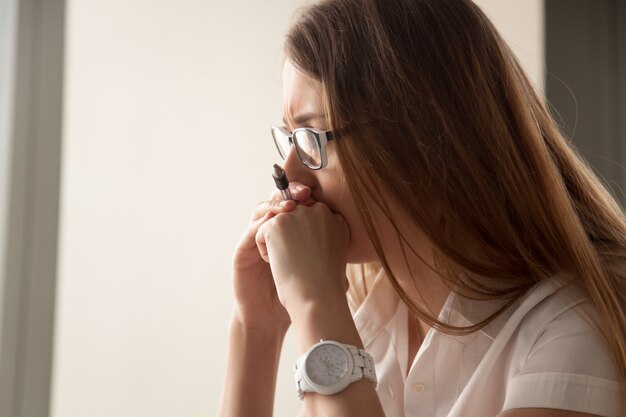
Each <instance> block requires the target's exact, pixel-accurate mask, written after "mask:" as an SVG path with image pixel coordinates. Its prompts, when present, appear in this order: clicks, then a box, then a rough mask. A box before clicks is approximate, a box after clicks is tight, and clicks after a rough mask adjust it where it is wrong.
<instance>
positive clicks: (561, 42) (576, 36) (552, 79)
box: [546, 0, 626, 204]
mask: <svg viewBox="0 0 626 417" xmlns="http://www.w3.org/2000/svg"><path fill="white" fill-rule="evenodd" d="M623 9H624V1H622V0H547V1H546V65H547V69H548V78H547V83H546V95H547V98H548V101H549V102H550V104H551V106H552V107H553V109H554V110H555V113H557V114H558V115H559V116H560V117H561V118H562V121H563V124H564V131H565V132H566V133H567V134H568V136H570V137H571V138H572V140H573V144H574V145H575V146H576V147H577V148H578V150H579V151H580V152H581V153H582V155H583V156H585V158H586V159H587V160H588V161H589V162H590V164H591V165H592V166H593V168H594V170H595V171H596V172H597V173H598V174H599V175H600V176H601V177H602V178H603V180H604V182H605V184H607V185H608V186H609V188H611V189H612V191H613V193H614V194H615V195H616V196H617V197H618V198H619V199H620V200H621V202H622V204H624V203H625V202H626V195H625V194H624V193H625V192H626V170H625V168H624V167H625V166H626V158H625V156H626V155H623V154H624V153H625V152H626V150H625V149H624V145H623V144H622V141H624V140H626V137H624V129H623V128H622V127H620V126H622V125H623V121H622V120H621V119H622V117H623V114H624V113H623V112H622V111H621V109H623V106H624V98H623V94H621V96H620V94H619V86H620V85H621V84H623V82H624V77H626V74H625V73H624V70H623V67H622V65H623V64H621V63H620V62H621V61H623V53H624V51H623V49H624V47H623V45H620V43H619V42H620V37H623V27H621V28H620V21H619V19H623V17H620V16H619V15H618V12H620V10H621V13H623ZM620 34H621V35H620ZM620 55H621V56H622V57H621V58H620ZM559 116H557V118H558V117H559Z"/></svg>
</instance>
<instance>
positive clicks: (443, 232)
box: [285, 0, 626, 382]
mask: <svg viewBox="0 0 626 417" xmlns="http://www.w3.org/2000/svg"><path fill="white" fill-rule="evenodd" d="M285 51H286V54H287V56H288V57H289V58H290V59H291V60H292V61H293V62H294V63H295V65H296V66H297V67H298V68H300V69H301V70H302V71H303V72H305V73H307V74H308V75H310V76H312V77H313V78H315V79H317V80H319V81H320V82H321V84H322V87H323V94H324V103H325V107H326V111H327V115H328V122H329V125H330V126H329V127H330V128H331V129H337V128H342V129H348V131H349V132H350V134H349V135H344V136H343V137H340V138H339V140H337V141H336V149H337V155H338V160H339V161H340V164H341V167H342V171H343V175H344V178H345V182H346V184H347V186H348V188H349V190H350V192H351V194H352V198H353V199H354V201H355V204H356V207H357V208H358V210H359V215H360V217H361V220H362V221H363V224H364V225H365V226H366V229H367V231H368V235H369V237H370V239H371V240H372V242H373V245H374V247H375V249H376V252H377V254H378V256H379V259H380V263H381V265H382V267H383V268H384V270H385V272H386V274H387V276H388V277H389V279H390V281H391V283H392V284H393V286H394V287H395V289H396V291H397V292H398V294H399V295H400V297H401V298H402V299H403V300H404V301H405V302H406V304H407V305H408V306H409V307H410V308H411V309H412V310H413V311H414V313H415V314H416V315H417V316H418V317H419V318H420V319H421V320H423V321H424V322H426V323H428V324H429V325H431V326H433V327H435V328H437V329H440V330H441V331H445V332H450V333H468V332H471V331H475V330H477V329H478V328H481V327H482V326H484V325H486V324H487V323H488V322H489V321H490V320H492V319H493V318H494V317H495V316H496V315H497V314H498V313H499V312H501V311H502V310H503V309H504V308H506V307H507V306H509V305H510V304H512V303H513V302H514V301H515V300H516V299H517V298H518V297H519V296H521V295H522V294H524V293H525V292H526V291H527V290H528V289H529V288H530V287H531V286H533V285H534V284H535V283H537V282H538V281H540V280H543V279H546V278H548V277H552V276H554V275H556V274H559V273H561V272H567V273H571V274H573V275H574V276H576V277H577V279H578V280H580V282H581V283H582V284H583V286H584V288H585V290H586V292H587V293H588V295H589V297H590V299H591V301H592V302H593V304H594V305H595V307H596V308H597V310H598V312H599V314H600V317H601V319H602V326H601V327H603V329H602V330H603V331H604V334H605V335H606V338H607V340H608V344H609V346H610V347H611V349H612V352H613V354H614V359H615V362H616V366H617V367H618V370H619V375H620V378H621V381H622V382H623V381H626V311H625V308H626V307H625V306H626V262H625V261H626V217H625V216H624V213H623V211H622V209H621V207H620V206H619V205H618V203H617V202H616V200H615V198H614V197H613V196H612V195H611V194H610V193H609V192H608V191H607V188H606V187H605V186H604V185H603V184H602V182H601V181H600V180H599V179H598V177H597V176H596V175H595V174H594V173H593V171H592V169H591V168H590V167H589V165H588V164H587V163H586V162H585V160H584V159H583V158H582V157H581V155H580V154H579V153H578V152H577V151H576V150H575V148H574V147H573V145H572V144H571V143H570V141H569V140H568V139H567V138H566V137H564V135H563V133H562V132H561V131H560V130H559V128H558V126H557V125H556V123H555V122H554V120H553V119H552V117H551V115H550V114H549V112H548V110H547V108H546V105H545V103H544V100H543V99H542V98H541V96H540V95H539V94H538V93H537V92H536V91H535V89H534V87H533V85H532V83H531V82H530V81H529V80H528V78H527V76H526V75H525V74H524V71H523V70H522V69H521V67H520V65H519V63H518V62H517V60H516V59H515V57H514V55H513V53H512V52H511V50H510V49H509V48H508V46H507V45H506V43H505V42H504V41H503V40H502V38H501V37H500V35H499V34H498V32H497V30H496V29H495V28H494V26H493V25H492V23H491V22H490V21H489V20H488V19H487V17H486V16H485V15H484V14H483V13H482V11H481V10H480V9H479V8H478V7H477V6H476V5H475V4H474V3H472V2H471V1H470V0H328V1H322V2H320V3H317V4H314V5H312V6H309V7H307V8H305V9H302V10H301V12H300V14H299V16H298V18H297V19H296V21H295V23H294V24H293V25H292V27H291V29H290V31H289V32H288V35H287V40H286V43H285ZM380 184H385V190H382V187H381V186H380ZM386 201H389V202H391V204H395V205H396V206H398V207H401V208H402V209H403V211H404V212H405V213H406V214H407V215H408V216H410V218H411V220H412V221H414V223H415V224H416V225H417V226H418V227H419V228H420V229H421V230H423V231H424V233H425V235H426V236H427V238H428V239H429V240H430V242H431V243H432V244H433V246H434V248H435V251H436V260H437V262H436V264H437V268H436V270H437V271H438V273H440V275H441V277H442V279H444V280H445V282H446V283H447V284H449V286H450V287H451V288H454V289H455V290H456V291H459V292H462V293H464V294H466V295H467V296H468V297H469V296H471V297H474V298H479V299H502V300H506V301H507V302H506V303H505V304H504V306H503V308H502V309H500V310H498V311H497V312H495V313H494V314H493V315H492V316H491V317H488V318H487V319H485V320H484V321H482V322H480V323H477V324H475V325H474V326H471V327H468V328H458V327H453V326H450V325H448V324H446V323H443V322H440V321H438V320H437V317H433V316H432V314H430V313H429V312H427V311H424V310H423V309H422V308H420V306H418V305H417V304H416V303H415V302H413V301H412V300H411V299H410V297H409V296H408V295H407V294H406V293H405V292H404V291H403V289H402V287H401V286H400V284H399V283H398V281H397V279H396V278H395V276H394V275H393V271H391V269H390V267H389V264H388V262H387V259H386V257H385V255H384V252H383V248H382V246H381V242H380V238H379V237H378V234H377V232H376V229H375V227H374V223H373V221H372V218H371V216H370V209H369V207H370V205H371V204H377V205H378V206H379V208H380V209H381V210H382V211H383V212H384V213H385V214H386V215H387V217H388V218H389V220H390V222H391V223H392V224H393V225H394V227H396V230H397V232H398V234H399V236H400V237H401V238H402V239H403V241H404V242H406V239H404V237H403V236H402V234H401V232H400V230H399V228H398V227H397V226H395V225H396V223H395V222H394V220H393V218H392V217H391V214H390V210H389V205H388V204H386V203H385V202H386ZM468 248H472V250H471V251H469V250H468ZM411 250H412V249H411ZM413 252H414V253H415V251H413ZM416 255H417V256H419V254H417V253H416ZM405 259H406V255H405Z"/></svg>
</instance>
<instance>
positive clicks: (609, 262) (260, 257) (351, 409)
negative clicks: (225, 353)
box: [220, 0, 626, 417]
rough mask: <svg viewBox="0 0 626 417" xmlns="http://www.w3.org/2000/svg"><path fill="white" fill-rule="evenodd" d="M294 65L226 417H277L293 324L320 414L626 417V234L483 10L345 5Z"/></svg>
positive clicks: (237, 316) (243, 269)
mask: <svg viewBox="0 0 626 417" xmlns="http://www.w3.org/2000/svg"><path fill="white" fill-rule="evenodd" d="M285 51H286V55H287V58H286V60H285V63H284V67H283V89H284V96H283V98H284V100H283V104H284V106H283V107H284V108H283V110H284V115H285V126H284V127H281V128H273V133H274V137H275V141H276V143H277V146H278V147H279V150H280V151H281V153H282V154H283V155H284V156H285V157H286V159H285V163H284V169H285V171H286V173H287V176H288V178H289V179H290V180H291V181H292V183H291V185H290V189H291V192H292V195H293V199H294V200H293V201H286V202H282V201H280V195H279V194H278V193H274V194H273V195H272V196H271V197H270V200H269V201H266V202H262V203H261V204H259V205H258V206H257V208H256V209H255V210H254V213H253V216H252V219H251V223H250V226H249V227H248V229H247V230H246V232H245V234H244V236H243V237H242V239H241V241H240V242H239V245H238V247H237V250H236V252H235V255H234V259H233V263H234V287H235V297H236V306H235V312H234V315H233V319H232V322H231V327H230V348H229V349H230V351H229V360H228V365H227V377H226V383H225V387H224V393H223V396H222V404H221V406H220V415H221V416H224V417H225V416H229V417H232V416H270V415H271V414H272V407H273V398H274V389H275V380H276V369H277V362H278V358H279V354H280V350H281V346H282V341H283V337H284V335H285V332H286V331H287V328H288V327H289V325H290V324H293V326H294V328H295V332H296V335H297V340H298V349H299V353H300V355H302V356H301V357H300V358H299V359H298V361H296V364H295V374H296V386H297V389H298V392H299V394H300V395H301V397H302V399H303V408H302V415H306V416H309V417H312V416H359V417H366V416H387V417H390V416H403V415H404V416H407V417H408V416H429V417H432V416H464V417H466V416H481V417H495V416H500V417H502V416H506V417H538V416H571V417H574V416H594V415H597V416H618V415H620V416H624V415H626V414H624V408H623V404H621V400H622V399H623V398H625V397H626V395H625V394H624V393H625V391H624V380H625V375H626V311H625V300H626V269H625V262H624V260H625V259H626V219H625V217H624V215H623V213H622V211H621V209H620V207H619V206H618V204H617V203H616V201H615V200H614V198H613V197H612V196H611V195H610V194H609V193H608V192H607V190H606V189H605V188H604V186H603V185H602V184H601V182H600V181H599V180H598V179H597V177H596V176H595V175H594V174H593V172H592V170H591V169H590V168H589V167H588V166H587V165H586V163H585V162H584V160H583V159H582V158H581V157H580V156H579V155H578V154H577V153H576V151H575V150H574V149H573V148H572V145H571V144H570V143H569V142H568V141H567V140H566V138H564V137H563V135H562V134H561V133H560V132H559V130H558V128H557V126H556V125H555V123H554V121H553V120H552V119H551V117H550V115H549V113H548V111H547V110H546V106H545V104H544V102H543V100H542V99H541V98H540V97H539V96H538V95H537V93H536V92H535V90H534V89H533V87H532V85H531V83H530V82H529V80H528V78H527V77H526V75H525V74H524V72H523V71H522V69H521V68H520V66H519V64H518V63H517V61H516V60H515V58H514V57H513V54H512V53H511V51H510V50H509V48H508V47H507V46H506V45H505V43H504V42H503V40H502V39H501V37H500V36H499V35H498V33H497V32H496V30H495V29H494V27H493V26H492V24H491V23H490V22H489V21H488V19H487V18H486V17H485V16H484V14H483V13H482V12H481V11H480V9H479V8H478V7H477V6H475V5H474V4H473V3H471V2H470V1H469V0H328V1H323V2H321V3H318V4H315V5H312V6H310V7H308V8H306V9H304V10H303V11H302V13H301V14H300V16H299V18H298V19H297V21H296V22H295V24H293V26H292V27H291V29H290V31H289V33H288V36H287V41H286V45H285ZM296 129H298V130H296ZM294 142H295V143H296V145H297V146H292V144H293V143H294ZM346 264H362V265H368V267H370V268H374V269H375V268H376V266H378V270H377V271H376V273H375V274H374V275H373V277H372V276H367V275H364V276H361V277H359V278H358V279H357V278H355V277H353V276H350V280H349V281H350V284H351V285H350V286H349V289H348V285H347V284H348V280H347V279H346V276H345V273H346ZM346 290H348V292H347V294H348V296H346ZM364 290H365V291H364ZM365 293H367V294H366V296H365ZM320 339H326V340H325V341H322V342H320ZM318 342H320V343H319V344H318ZM342 355H343V356H342ZM346 373H347V375H345V374H346Z"/></svg>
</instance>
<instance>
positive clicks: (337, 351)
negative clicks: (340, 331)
mask: <svg viewBox="0 0 626 417" xmlns="http://www.w3.org/2000/svg"><path fill="white" fill-rule="evenodd" d="M305 368H306V374H307V375H308V377H309V379H310V380H311V381H312V382H314V383H316V384H318V385H323V386H330V385H334V384H336V383H337V382H339V381H341V379H342V378H343V377H344V376H345V375H346V373H347V372H348V356H347V355H346V353H345V352H344V351H343V350H342V349H341V348H340V347H338V346H335V345H331V344H323V345H320V346H318V347H316V348H315V349H314V350H313V351H312V352H311V353H310V354H309V356H308V358H307V361H306V364H305Z"/></svg>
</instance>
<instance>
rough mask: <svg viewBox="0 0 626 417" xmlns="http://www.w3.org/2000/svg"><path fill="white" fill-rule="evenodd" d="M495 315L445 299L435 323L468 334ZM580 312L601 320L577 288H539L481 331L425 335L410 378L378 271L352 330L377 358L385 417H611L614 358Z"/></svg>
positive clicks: (399, 321) (399, 310) (397, 311)
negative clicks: (564, 413) (552, 416)
mask: <svg viewBox="0 0 626 417" xmlns="http://www.w3.org/2000/svg"><path fill="white" fill-rule="evenodd" d="M494 305H495V304H494V303H493V302H491V301H489V302H485V301H471V300H468V299H466V298H463V297H460V296H459V295H455V294H453V293H451V294H450V295H449V296H448V298H447V300H446V302H445V304H444V306H443V308H442V310H441V312H440V314H439V320H441V321H443V322H446V323H449V324H452V325H455V326H467V325H469V324H472V323H476V322H478V321H480V319H482V318H485V317H486V316H485V312H487V311H493V307H494ZM578 308H580V309H582V310H584V311H586V312H587V313H588V314H589V317H591V318H593V319H594V320H599V319H598V315H597V312H596V310H595V309H594V307H593V306H592V304H591V303H590V302H589V301H588V299H587V298H586V296H585V293H584V292H583V290H582V289H581V288H580V284H578V283H576V282H575V281H574V280H572V279H568V280H567V281H566V282H557V281H556V280H546V281H542V282H539V283H537V284H536V285H535V286H534V287H533V288H531V289H530V290H529V291H528V292H527V293H526V294H525V295H524V296H522V297H520V299H518V300H517V301H516V302H515V304H514V305H512V306H511V307H510V308H508V309H507V310H506V311H505V312H504V313H502V314H501V315H500V316H499V317H498V318H497V319H496V320H495V321H492V322H491V323H490V324H488V325H487V326H486V327H484V328H483V329H482V330H478V331H476V332H474V333H471V334H469V335H464V336H451V335H447V334H445V333H442V332H440V331H437V330H436V329H431V330H430V331H429V332H428V334H427V335H426V337H425V339H424V341H423V342H422V344H421V346H420V349H419V351H418V352H417V354H416V356H415V359H414V360H413V364H412V366H411V368H410V370H409V372H408V376H406V375H407V369H406V367H407V362H408V346H409V341H408V308H407V306H406V305H405V304H404V302H402V301H401V300H400V298H399V296H398V295H397V294H396V292H395V290H394V289H393V287H392V286H391V284H390V283H389V280H388V278H387V276H386V275H385V274H384V271H383V270H381V271H380V272H379V273H378V276H377V277H376V280H375V282H374V285H373V287H372V289H371V291H370V293H369V294H368V295H367V297H366V299H365V301H364V302H363V304H361V306H360V307H359V308H358V310H357V311H356V312H354V321H355V323H356V326H357V329H358V330H359V334H360V335H361V339H362V341H363V343H364V345H365V349H366V350H367V351H368V352H369V353H370V354H371V355H372V356H373V358H374V362H375V366H376V373H377V376H378V387H377V388H376V390H377V392H378V396H379V398H380V401H381V403H382V406H383V409H384V411H385V415H386V417H401V416H405V417H422V416H423V417H460V416H463V417H495V416H496V415H497V414H498V413H500V412H501V411H503V410H507V409H511V408H531V407H541V408H556V409H563V410H571V411H578V412H582V413H590V414H597V415H599V416H607V417H618V416H619V411H620V392H619V383H618V382H617V381H618V376H617V370H616V367H615V365H614V362H613V360H612V356H611V355H610V352H609V350H608V348H607V346H606V344H605V343H604V342H603V339H602V338H601V336H600V335H599V334H598V332H597V331H596V329H595V327H594V326H593V325H591V324H590V323H589V322H588V320H586V319H585V318H584V317H583V316H582V315H581V314H580V313H579V310H578ZM405 376H406V377H405Z"/></svg>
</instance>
